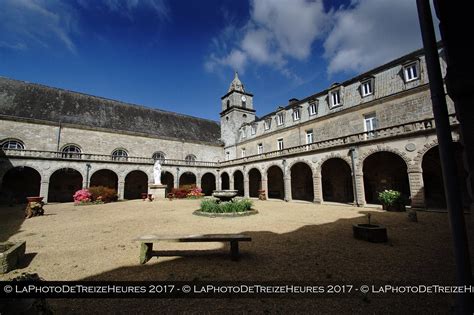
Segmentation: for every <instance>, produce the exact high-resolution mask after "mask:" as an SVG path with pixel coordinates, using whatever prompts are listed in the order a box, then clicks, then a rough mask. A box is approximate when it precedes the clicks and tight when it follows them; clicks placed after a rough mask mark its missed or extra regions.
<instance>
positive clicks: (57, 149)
mask: <svg viewBox="0 0 474 315" xmlns="http://www.w3.org/2000/svg"><path fill="white" fill-rule="evenodd" d="M57 138H58V143H57V145H56V152H59V147H60V143H61V122H59V126H58V137H57Z"/></svg>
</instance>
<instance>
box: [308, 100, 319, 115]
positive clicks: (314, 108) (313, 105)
mask: <svg viewBox="0 0 474 315" xmlns="http://www.w3.org/2000/svg"><path fill="white" fill-rule="evenodd" d="M308 108H309V115H310V116H313V115H316V114H318V103H317V102H315V101H312V102H310V103H309V107H308Z"/></svg>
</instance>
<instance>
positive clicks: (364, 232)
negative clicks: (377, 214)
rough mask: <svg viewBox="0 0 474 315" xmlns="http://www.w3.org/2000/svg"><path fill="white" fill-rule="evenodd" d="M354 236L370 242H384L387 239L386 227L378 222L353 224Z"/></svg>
mask: <svg viewBox="0 0 474 315" xmlns="http://www.w3.org/2000/svg"><path fill="white" fill-rule="evenodd" d="M352 232H353V233H354V238H356V239H359V240H364V241H367V242H372V243H384V242H386V241H387V240H388V237H387V228H386V227H384V226H382V225H378V224H354V225H353V226H352Z"/></svg>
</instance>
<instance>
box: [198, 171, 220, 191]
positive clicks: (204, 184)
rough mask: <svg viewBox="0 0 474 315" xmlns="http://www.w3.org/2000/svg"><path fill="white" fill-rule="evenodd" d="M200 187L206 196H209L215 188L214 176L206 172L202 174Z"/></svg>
mask: <svg viewBox="0 0 474 315" xmlns="http://www.w3.org/2000/svg"><path fill="white" fill-rule="evenodd" d="M201 189H202V193H203V194H204V195H206V196H211V195H212V193H213V191H214V190H216V176H215V175H214V174H213V173H211V172H207V173H204V175H202V177H201Z"/></svg>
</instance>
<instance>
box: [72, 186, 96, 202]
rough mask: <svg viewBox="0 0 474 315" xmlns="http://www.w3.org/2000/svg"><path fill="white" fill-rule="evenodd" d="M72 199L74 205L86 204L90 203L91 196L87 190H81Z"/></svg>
mask: <svg viewBox="0 0 474 315" xmlns="http://www.w3.org/2000/svg"><path fill="white" fill-rule="evenodd" d="M73 198H74V203H75V204H76V205H77V204H82V203H88V202H91V201H92V194H91V193H90V192H89V190H87V189H81V190H78V191H76V193H75V194H74V195H73Z"/></svg>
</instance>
